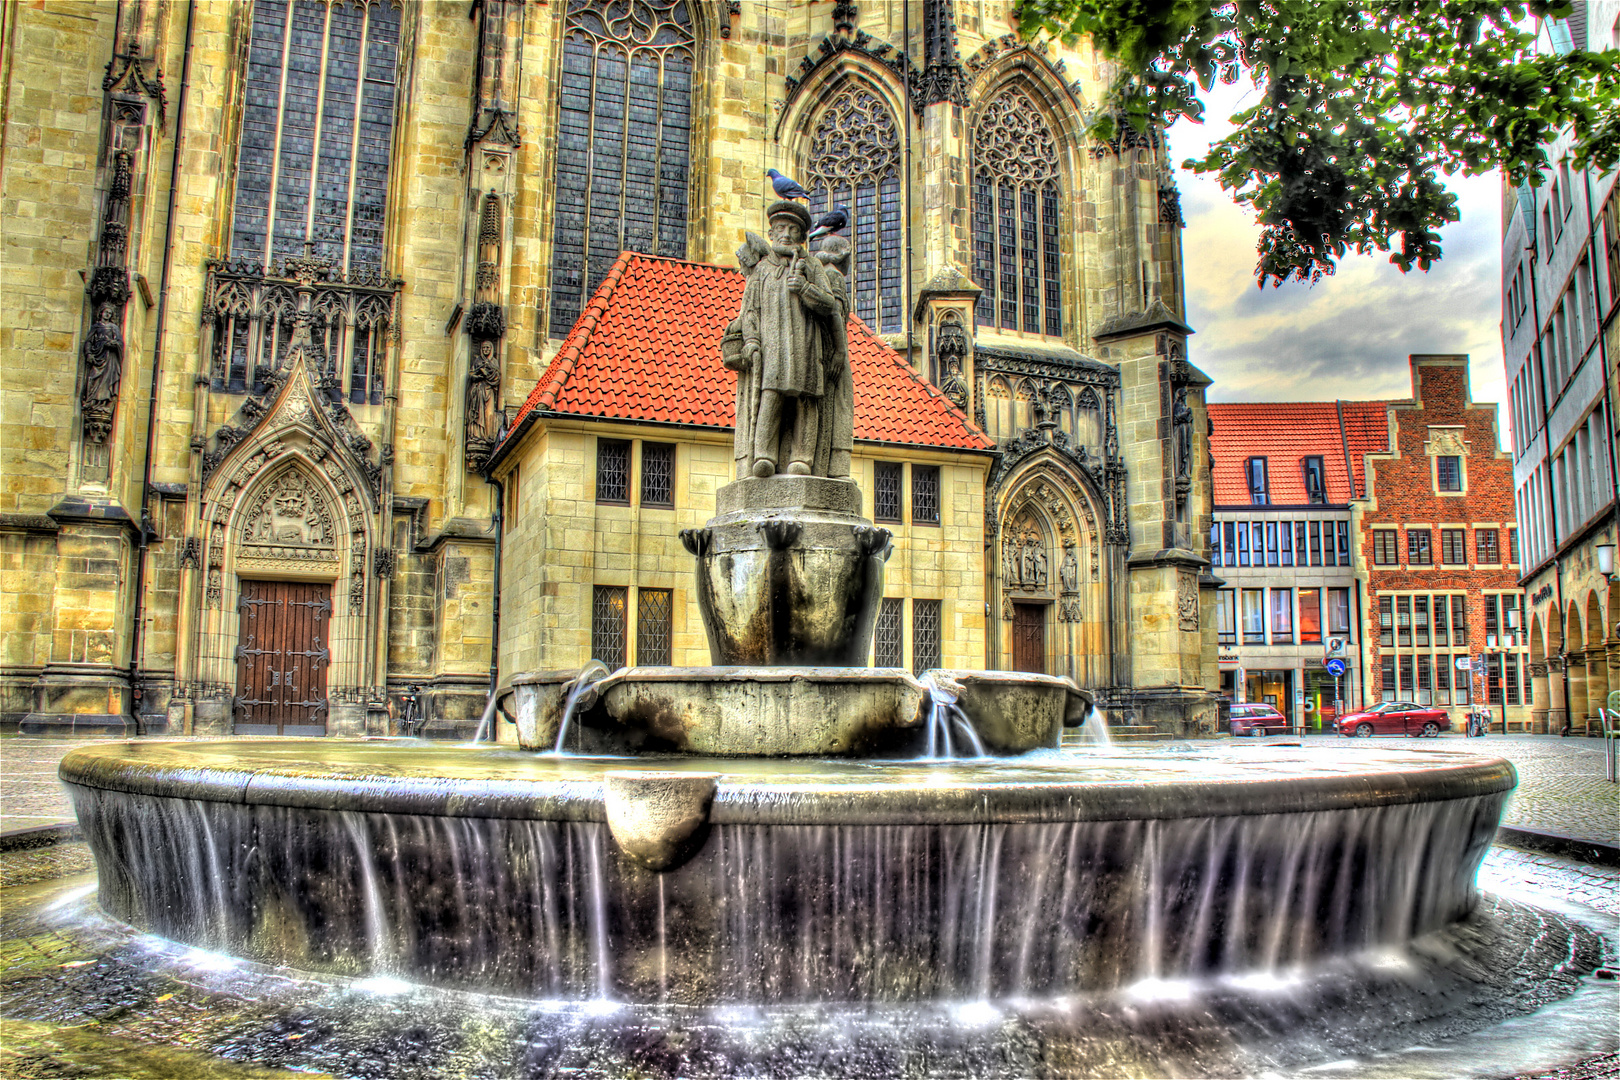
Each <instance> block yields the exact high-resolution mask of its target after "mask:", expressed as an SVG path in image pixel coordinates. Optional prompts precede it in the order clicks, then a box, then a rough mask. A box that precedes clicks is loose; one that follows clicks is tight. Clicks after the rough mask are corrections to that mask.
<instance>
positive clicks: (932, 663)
mask: <svg viewBox="0 0 1620 1080" xmlns="http://www.w3.org/2000/svg"><path fill="white" fill-rule="evenodd" d="M939 664H940V616H939V601H938V600H913V601H912V602H911V670H912V672H913V673H914V674H917V675H921V674H922V673H923V672H925V671H929V670H931V669H933V668H937V667H939Z"/></svg>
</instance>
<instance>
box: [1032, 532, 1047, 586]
mask: <svg viewBox="0 0 1620 1080" xmlns="http://www.w3.org/2000/svg"><path fill="white" fill-rule="evenodd" d="M1046 583H1047V569H1046V545H1045V544H1042V543H1040V542H1038V541H1037V542H1036V543H1035V587H1036V588H1037V589H1044V588H1046Z"/></svg>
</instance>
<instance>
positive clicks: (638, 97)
mask: <svg viewBox="0 0 1620 1080" xmlns="http://www.w3.org/2000/svg"><path fill="white" fill-rule="evenodd" d="M692 40H693V38H692V18H691V14H690V12H689V11H688V8H687V0H637V2H636V3H634V4H612V5H603V4H601V3H600V2H599V0H569V4H568V33H567V37H566V38H565V39H564V41H563V63H562V81H561V87H560V91H559V100H558V109H557V182H556V192H555V198H556V203H555V206H556V209H555V219H556V225H555V232H554V234H553V244H552V256H551V333H552V334H553V335H556V336H559V337H560V336H562V335H564V334H566V333H567V332H568V331H569V329H570V328H571V327H572V326H573V325H574V322H575V320H576V319H578V318H579V313H580V311H581V310H582V309H583V308H584V306H585V301H586V300H588V299H589V298H590V295H591V293H592V292H594V291H595V290H596V287H597V286H598V285H600V284H601V283H602V279H603V278H605V277H606V276H607V272H608V270H609V269H611V268H612V266H613V262H614V260H615V259H617V258H618V257H619V252H621V251H625V250H629V251H640V252H645V253H647V254H649V255H668V256H672V257H675V258H684V257H685V255H686V188H687V174H688V168H689V165H690V155H691V127H692V124H691V112H692Z"/></svg>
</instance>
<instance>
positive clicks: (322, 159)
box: [231, 0, 400, 275]
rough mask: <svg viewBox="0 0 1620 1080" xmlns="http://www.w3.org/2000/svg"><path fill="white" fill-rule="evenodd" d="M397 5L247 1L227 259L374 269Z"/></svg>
mask: <svg viewBox="0 0 1620 1080" xmlns="http://www.w3.org/2000/svg"><path fill="white" fill-rule="evenodd" d="M399 20H400V9H399V7H398V6H397V5H396V4H394V3H390V2H386V0H382V2H379V0H363V2H362V0H353V2H343V0H336V2H328V0H255V2H254V4H253V31H252V41H251V44H250V48H249V50H248V66H247V84H246V101H245V104H244V107H243V111H242V138H241V146H240V148H239V150H238V158H237V173H236V207H235V213H234V214H233V215H232V218H231V257H232V258H234V259H238V260H242V261H245V262H248V263H255V264H258V265H260V266H263V267H266V268H268V267H269V266H270V264H271V263H272V262H276V261H280V260H283V259H288V258H296V257H301V256H303V255H304V254H305V253H306V248H305V244H306V243H307V244H309V245H310V246H309V248H308V249H307V251H308V253H309V254H311V255H313V256H314V258H316V259H319V260H322V261H324V262H326V263H327V264H329V265H330V266H331V267H332V268H333V269H335V270H337V271H338V272H339V273H340V274H343V275H352V274H355V273H356V272H372V273H375V272H378V271H380V270H381V269H382V255H383V219H384V214H385V211H386V210H387V204H388V156H389V148H390V146H391V145H392V143H393V137H394V96H395V75H396V68H397V67H398V62H399Z"/></svg>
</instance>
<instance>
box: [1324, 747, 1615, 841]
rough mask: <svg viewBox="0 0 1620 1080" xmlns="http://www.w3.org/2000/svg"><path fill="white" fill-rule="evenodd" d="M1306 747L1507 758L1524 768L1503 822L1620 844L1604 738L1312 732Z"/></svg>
mask: <svg viewBox="0 0 1620 1080" xmlns="http://www.w3.org/2000/svg"><path fill="white" fill-rule="evenodd" d="M1304 741H1305V745H1307V746H1324V745H1333V744H1334V743H1337V744H1340V745H1342V746H1344V747H1345V748H1346V749H1347V750H1349V751H1350V752H1354V750H1355V748H1356V747H1358V746H1362V745H1371V746H1379V745H1382V746H1386V747H1388V746H1409V747H1414V748H1421V749H1445V750H1466V751H1471V752H1473V753H1478V754H1490V755H1492V756H1495V757H1505V758H1507V759H1508V760H1509V761H1511V762H1513V767H1514V768H1516V769H1518V770H1519V786H1518V788H1517V790H1515V791H1514V792H1513V796H1512V798H1511V799H1510V800H1509V801H1508V807H1507V812H1506V813H1505V814H1503V815H1502V824H1504V825H1511V826H1514V827H1516V828H1520V829H1530V830H1533V831H1537V832H1552V833H1557V834H1559V835H1560V836H1572V837H1576V838H1577V839H1581V840H1596V841H1598V842H1600V843H1604V844H1620V784H1611V783H1609V782H1608V781H1607V780H1605V779H1604V773H1603V740H1602V739H1588V738H1568V739H1562V738H1559V737H1557V736H1555V735H1487V736H1485V737H1484V738H1483V739H1469V738H1465V737H1464V736H1462V735H1453V734H1446V735H1442V736H1440V737H1439V738H1438V739H1408V738H1405V737H1404V736H1399V737H1389V738H1373V739H1347V738H1344V737H1342V736H1338V735H1307V736H1306V737H1305V740H1304Z"/></svg>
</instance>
